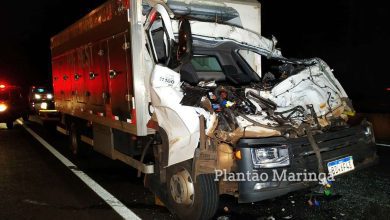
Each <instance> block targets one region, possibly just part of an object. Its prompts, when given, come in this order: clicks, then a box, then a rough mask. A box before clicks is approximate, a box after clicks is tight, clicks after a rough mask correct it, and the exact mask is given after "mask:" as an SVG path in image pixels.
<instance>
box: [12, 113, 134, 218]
mask: <svg viewBox="0 0 390 220" xmlns="http://www.w3.org/2000/svg"><path fill="white" fill-rule="evenodd" d="M17 122H18V123H19V124H21V125H22V126H23V128H24V129H26V131H27V132H28V133H30V134H31V135H32V136H33V137H34V138H35V139H37V141H39V143H41V144H42V145H43V146H44V147H45V148H46V149H47V150H48V151H50V153H52V154H53V155H54V156H55V157H56V158H57V159H58V160H60V161H61V162H62V163H63V164H64V165H65V166H67V167H68V168H69V169H70V170H71V171H72V172H73V173H74V174H75V175H76V176H77V177H78V178H80V179H81V180H82V181H83V182H84V183H85V184H86V185H87V186H88V187H89V188H91V189H92V190H93V191H94V192H95V193H96V194H97V195H98V196H99V197H100V198H102V199H103V200H104V201H105V202H106V203H107V204H108V205H109V206H111V207H112V208H113V209H114V210H115V211H116V212H117V213H118V214H119V215H120V216H121V217H122V218H124V219H131V220H133V219H134V220H136V219H141V218H140V217H138V216H137V215H136V214H135V213H134V212H132V211H131V210H130V209H129V208H127V207H126V206H125V205H124V204H123V203H121V202H120V201H119V200H118V199H117V198H115V197H114V196H113V195H111V194H110V193H109V192H107V190H105V189H104V188H103V187H101V186H100V185H99V184H98V183H97V182H95V181H94V180H93V179H92V178H91V177H89V176H88V175H87V174H85V173H84V172H83V171H81V170H79V169H78V168H77V166H76V165H75V164H74V163H72V162H71V161H70V160H68V159H67V158H66V157H64V156H63V155H62V154H61V153H60V152H58V151H57V150H56V149H55V148H54V147H53V146H51V145H50V144H49V143H47V142H46V141H45V140H44V139H43V138H42V137H40V136H39V135H38V134H37V133H35V132H34V131H33V130H31V128H29V127H28V126H26V125H25V124H23V122H22V121H21V120H19V119H18V120H17Z"/></svg>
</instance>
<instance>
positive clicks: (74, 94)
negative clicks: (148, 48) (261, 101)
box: [51, 1, 136, 133]
mask: <svg viewBox="0 0 390 220" xmlns="http://www.w3.org/2000/svg"><path fill="white" fill-rule="evenodd" d="M129 28H130V25H129V22H128V16H127V10H126V8H125V6H124V5H122V4H119V3H118V1H108V2H107V3H106V4H104V5H102V6H101V7H99V8H97V9H95V10H94V11H92V12H91V13H90V14H88V15H87V16H86V17H84V18H82V19H81V20H79V21H78V22H76V23H75V24H73V25H72V26H70V27H69V28H67V29H66V30H65V31H63V32H61V33H60V34H58V35H56V36H54V37H53V38H52V39H51V42H52V66H53V86H54V95H55V99H56V106H57V108H58V110H60V111H61V112H63V113H67V114H71V115H74V116H77V117H81V118H84V119H88V120H92V121H99V122H100V123H108V124H112V125H113V127H117V128H120V129H121V130H122V131H125V132H129V133H136V128H135V123H136V120H135V118H134V117H135V114H134V111H133V109H134V108H135V106H134V90H133V74H132V65H131V64H132V60H131V52H130V49H131V47H130V31H129Z"/></svg>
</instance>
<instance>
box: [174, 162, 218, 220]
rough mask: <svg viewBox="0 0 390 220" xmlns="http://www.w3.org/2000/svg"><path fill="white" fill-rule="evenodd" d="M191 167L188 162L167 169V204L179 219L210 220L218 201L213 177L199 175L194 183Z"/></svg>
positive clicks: (210, 175)
mask: <svg viewBox="0 0 390 220" xmlns="http://www.w3.org/2000/svg"><path fill="white" fill-rule="evenodd" d="M191 167H192V160H189V161H185V162H182V163H179V164H175V165H172V166H170V167H168V168H167V183H166V184H167V191H168V202H169V204H170V205H171V207H172V209H173V210H172V212H174V213H175V214H176V215H177V217H178V218H179V219H186V220H190V219H191V220H192V219H193V220H199V219H202V220H203V219H205V220H206V219H211V218H212V217H213V216H214V215H215V213H216V211H217V209H218V201H219V193H218V186H217V183H216V182H215V181H214V175H212V174H201V175H199V176H198V177H197V178H196V182H194V181H193V177H192V176H191V173H192V172H191Z"/></svg>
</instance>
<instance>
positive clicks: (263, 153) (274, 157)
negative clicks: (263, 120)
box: [251, 145, 290, 168]
mask: <svg viewBox="0 0 390 220" xmlns="http://www.w3.org/2000/svg"><path fill="white" fill-rule="evenodd" d="M251 153H252V161H253V165H255V166H257V167H259V168H275V167H285V166H288V165H290V157H289V154H288V148H287V146H286V145H280V146H270V147H259V148H252V149H251Z"/></svg>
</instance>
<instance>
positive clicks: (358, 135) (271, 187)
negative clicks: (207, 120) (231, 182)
mask: <svg viewBox="0 0 390 220" xmlns="http://www.w3.org/2000/svg"><path fill="white" fill-rule="evenodd" d="M367 126H370V125H369V124H362V125H360V126H356V127H351V128H346V129H342V130H338V131H333V132H327V133H323V134H318V135H315V136H314V137H315V139H316V142H317V144H318V146H319V147H320V151H321V157H322V161H323V166H324V168H325V172H327V163H328V162H330V161H334V160H337V159H340V158H343V157H347V156H352V157H353V161H354V165H355V170H354V171H356V170H359V169H362V168H364V167H367V166H370V165H372V164H374V163H375V162H376V161H377V155H376V147H375V141H374V137H373V134H369V135H367V134H366V133H365V131H366V128H367ZM269 144H281V145H284V144H285V145H288V147H289V155H290V165H289V166H287V167H281V168H255V167H254V165H253V162H252V159H251V146H254V145H256V146H261V145H269ZM238 148H240V150H241V155H242V158H243V159H242V160H239V161H238V172H240V173H247V172H248V173H252V174H253V173H257V174H258V175H259V176H260V175H261V174H263V173H266V174H263V177H268V178H261V179H260V180H258V181H242V182H239V197H238V201H239V202H242V203H246V202H256V201H261V200H266V199H270V198H274V197H277V196H281V195H284V194H287V193H289V192H292V191H297V190H300V189H304V188H308V187H311V186H315V185H318V181H296V180H297V179H296V178H295V180H294V181H288V180H287V181H286V179H285V178H283V180H281V181H280V179H279V180H278V178H280V177H281V176H283V175H282V174H283V172H285V173H286V176H287V177H288V176H289V174H298V173H317V174H318V162H317V157H316V156H315V153H314V151H313V149H312V147H311V145H310V143H309V141H308V139H307V138H306V137H302V138H296V139H286V138H283V137H271V138H262V139H241V140H240V142H239V144H238ZM246 158H248V159H246ZM276 175H277V176H276ZM295 177H296V175H295ZM301 177H302V176H301ZM317 177H318V176H317ZM338 177H339V176H336V177H335V178H336V179H337V178H338ZM302 179H303V178H301V180H302ZM298 180H299V179H298ZM256 184H257V185H259V184H261V185H262V186H263V187H256V189H255V186H256Z"/></svg>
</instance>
